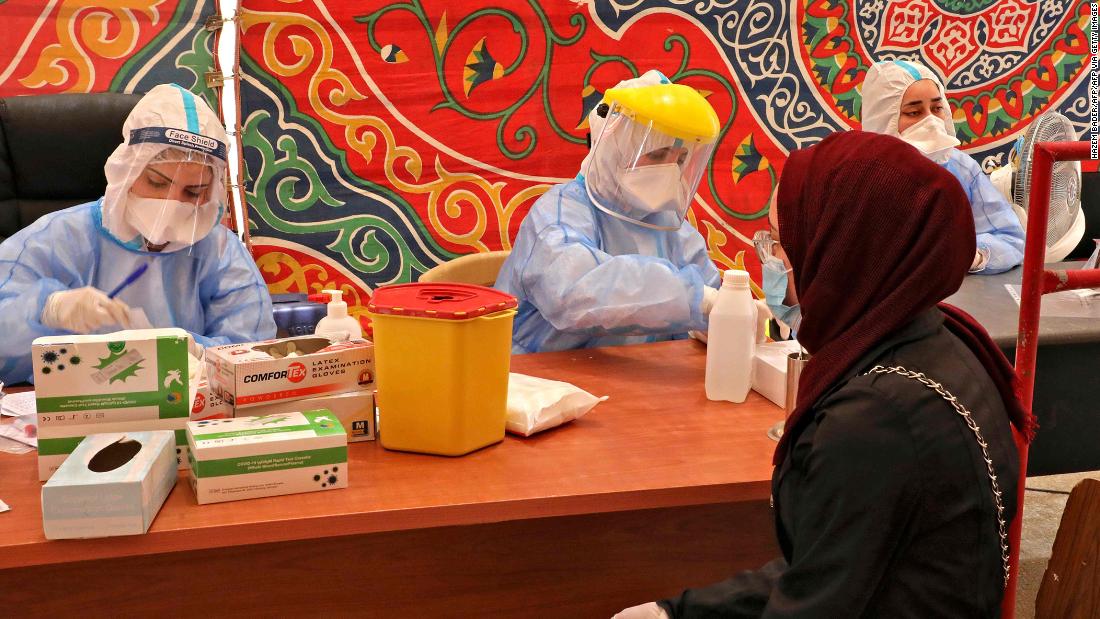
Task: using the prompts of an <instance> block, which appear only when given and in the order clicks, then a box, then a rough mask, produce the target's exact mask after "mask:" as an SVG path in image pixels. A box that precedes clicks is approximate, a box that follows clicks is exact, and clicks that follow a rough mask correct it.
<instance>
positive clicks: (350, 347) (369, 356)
mask: <svg viewBox="0 0 1100 619" xmlns="http://www.w3.org/2000/svg"><path fill="white" fill-rule="evenodd" d="M206 363H207V379H208V380H209V381H210V385H211V388H213V389H214V391H215V392H217V393H218V395H220V396H221V397H222V398H224V399H225V401H226V402H228V403H229V404H230V405H231V406H232V407H233V408H234V410H235V411H237V412H238V413H239V412H240V411H241V410H243V409H248V408H250V407H253V406H260V405H262V404H271V403H274V402H281V401H289V400H301V399H303V398H309V397H314V396H319V395H326V394H334V393H346V392H349V391H371V390H373V389H374V344H372V343H371V342H369V341H367V340H350V341H346V342H340V343H335V344H334V343H333V342H332V341H331V340H329V339H328V338H326V337H321V336H316V335H305V336H300V337H288V338H282V339H274V340H267V341H263V342H253V343H248V344H230V345H228V346H216V347H214V348H208V349H206Z"/></svg>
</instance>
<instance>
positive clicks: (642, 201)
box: [584, 103, 714, 230]
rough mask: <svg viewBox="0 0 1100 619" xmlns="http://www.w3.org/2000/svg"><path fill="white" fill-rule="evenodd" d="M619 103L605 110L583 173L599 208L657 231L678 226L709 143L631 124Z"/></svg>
mask: <svg viewBox="0 0 1100 619" xmlns="http://www.w3.org/2000/svg"><path fill="white" fill-rule="evenodd" d="M629 116H630V115H629V112H628V111H627V110H625V109H623V108H622V107H621V106H620V105H619V104H617V103H616V104H613V105H612V106H611V109H610V110H609V112H608V117H607V122H605V123H604V127H603V131H602V132H601V133H600V135H599V136H598V137H597V138H596V140H595V143H594V145H593V147H592V157H591V160H590V163H589V165H588V169H586V170H585V171H584V175H585V184H586V187H587V189H588V193H589V197H590V198H591V199H592V201H593V202H594V203H595V205H596V206H597V208H599V209H600V210H602V211H604V212H606V213H608V214H609V215H612V216H614V217H617V218H619V219H624V220H627V221H631V222H633V223H636V224H639V225H642V226H645V227H649V228H655V229H658V230H675V229H678V228H679V227H680V225H681V224H682V223H683V221H684V217H685V216H686V214H687V210H688V208H689V207H690V206H691V200H692V198H693V197H694V196H695V191H696V189H697V188H698V186H699V182H700V180H701V179H702V177H703V174H704V173H705V172H706V168H707V163H708V162H709V161H710V157H711V155H712V154H713V152H714V143H713V142H711V143H703V142H701V141H699V140H689V139H682V138H678V137H673V136H671V135H668V134H666V133H664V132H662V131H661V130H660V129H658V128H657V127H656V126H654V124H653V123H652V122H637V121H635V120H632V119H631V118H630V117H629Z"/></svg>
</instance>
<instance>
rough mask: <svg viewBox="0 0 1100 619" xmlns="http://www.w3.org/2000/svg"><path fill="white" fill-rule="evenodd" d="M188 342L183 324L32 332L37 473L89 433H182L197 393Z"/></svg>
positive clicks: (47, 470)
mask: <svg viewBox="0 0 1100 619" xmlns="http://www.w3.org/2000/svg"><path fill="white" fill-rule="evenodd" d="M191 346H192V341H191V336H190V334H188V333H187V332H186V331H184V330H183V329H149V330H144V331H125V332H119V333H109V334H106V335H64V336H51V337H40V338H38V339H36V340H34V342H33V343H32V346H31V359H32V363H33V367H34V383H35V401H36V405H37V408H38V477H39V479H40V480H43V481H44V480H46V479H48V478H49V476H50V474H51V473H53V471H55V470H57V467H58V466H60V465H61V462H63V461H64V460H65V457H66V456H67V455H68V454H69V453H71V452H72V451H73V449H75V448H76V446H77V444H79V443H80V441H81V440H82V439H83V438H84V437H85V436H87V435H89V434H96V433H103V432H138V431H152V430H179V431H180V438H181V439H185V438H186V437H185V436H184V434H183V430H184V428H186V424H187V420H188V418H189V415H190V412H191V405H192V402H193V400H194V398H193V394H194V385H191V384H189V383H190V381H189V378H188V350H189V349H190V347H191ZM181 455H183V454H182V452H181Z"/></svg>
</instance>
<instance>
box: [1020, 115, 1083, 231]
mask: <svg viewBox="0 0 1100 619" xmlns="http://www.w3.org/2000/svg"><path fill="white" fill-rule="evenodd" d="M1076 140H1077V133H1076V132H1075V131H1074V129H1073V125H1072V124H1071V123H1070V122H1069V119H1067V118H1066V117H1065V116H1062V115H1061V114H1058V113H1057V112H1050V113H1047V114H1043V115H1042V116H1040V117H1039V118H1038V119H1036V120H1035V122H1034V123H1032V125H1031V126H1030V127H1029V128H1028V130H1027V134H1026V135H1025V136H1024V143H1023V146H1022V148H1021V149H1020V151H1021V152H1020V168H1019V173H1018V174H1017V175H1016V186H1015V187H1014V189H1015V194H1016V195H1017V196H1020V197H1021V198H1022V199H1021V200H1020V202H1021V206H1022V207H1023V209H1024V211H1029V209H1030V204H1029V203H1030V198H1031V196H1030V195H1029V194H1030V192H1031V164H1032V152H1033V150H1034V148H1035V144H1036V143H1038V142H1072V141H1076ZM1080 170H1081V167H1080V163H1078V162H1076V161H1059V162H1056V163H1055V164H1054V169H1053V171H1052V173H1051V178H1050V212H1049V213H1048V215H1047V238H1046V244H1047V247H1050V246H1052V245H1054V244H1055V243H1057V242H1058V241H1060V240H1061V239H1062V238H1063V237H1064V236H1065V235H1066V234H1067V233H1068V232H1069V231H1070V228H1072V227H1073V222H1074V220H1075V219H1076V217H1077V211H1079V210H1080V208H1081V199H1080V196H1081V179H1080V174H1081V172H1080Z"/></svg>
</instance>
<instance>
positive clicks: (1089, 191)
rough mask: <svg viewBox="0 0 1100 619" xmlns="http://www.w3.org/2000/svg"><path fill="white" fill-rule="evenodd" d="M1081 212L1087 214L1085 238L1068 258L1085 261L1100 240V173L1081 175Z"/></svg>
mask: <svg viewBox="0 0 1100 619" xmlns="http://www.w3.org/2000/svg"><path fill="white" fill-rule="evenodd" d="M1081 210H1083V211H1084V212H1085V236H1084V237H1082V238H1081V242H1080V243H1078V245H1077V247H1075V248H1073V251H1071V252H1070V253H1069V256H1067V257H1066V259H1067V260H1078V259H1080V260H1084V259H1086V258H1088V257H1089V256H1091V255H1092V252H1093V250H1094V249H1096V243H1093V241H1092V240H1093V239H1100V172H1084V173H1082V174H1081Z"/></svg>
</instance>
